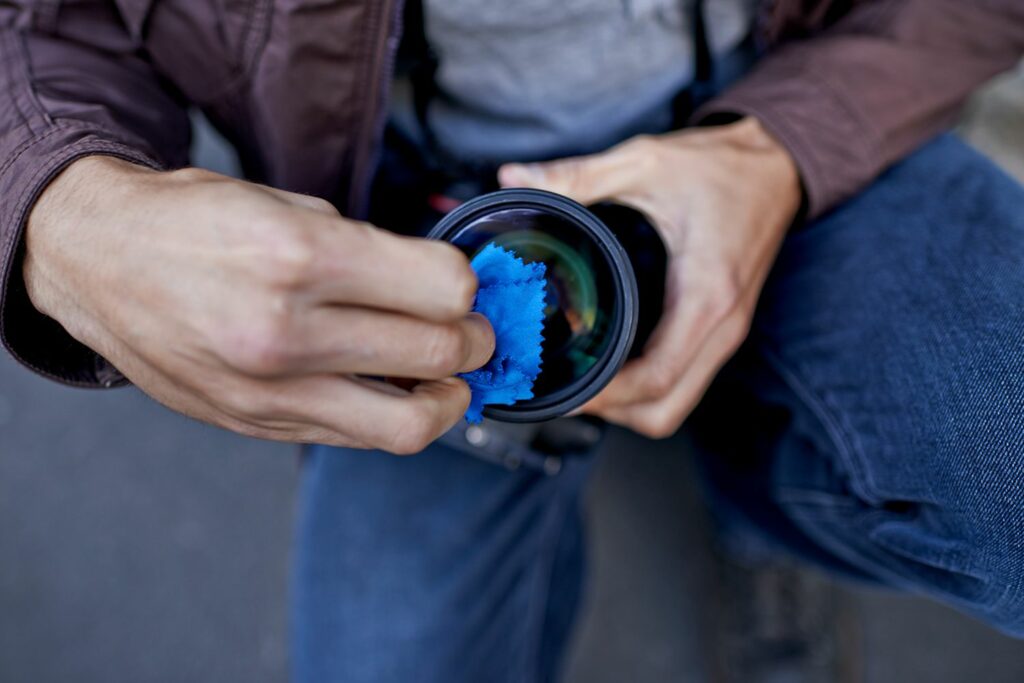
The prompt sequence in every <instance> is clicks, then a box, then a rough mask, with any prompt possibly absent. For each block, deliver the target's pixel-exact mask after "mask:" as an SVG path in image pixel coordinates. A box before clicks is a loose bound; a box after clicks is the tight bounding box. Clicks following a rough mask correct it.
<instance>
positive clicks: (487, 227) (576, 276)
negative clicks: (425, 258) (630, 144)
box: [429, 189, 638, 422]
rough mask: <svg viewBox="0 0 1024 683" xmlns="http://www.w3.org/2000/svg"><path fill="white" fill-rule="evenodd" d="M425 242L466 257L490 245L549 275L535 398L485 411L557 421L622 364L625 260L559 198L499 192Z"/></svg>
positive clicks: (633, 322) (631, 305)
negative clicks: (541, 266) (452, 247)
mask: <svg viewBox="0 0 1024 683" xmlns="http://www.w3.org/2000/svg"><path fill="white" fill-rule="evenodd" d="M429 236H430V237H433V238H436V239H443V240H446V241H448V242H451V243H452V244H455V245H456V246H458V247H459V248H460V249H462V250H463V251H464V252H465V253H466V254H467V255H468V256H469V257H470V258H472V257H473V256H475V255H476V253H477V252H478V251H479V250H481V249H482V248H483V247H484V246H486V245H488V244H491V243H495V244H498V245H499V246H501V247H504V248H506V249H509V250H511V251H513V252H514V253H515V254H516V255H517V256H518V257H520V258H522V259H523V260H524V261H526V262H536V261H540V262H543V263H544V264H545V266H546V268H547V271H546V278H547V292H546V299H545V304H546V306H545V311H544V317H545V320H544V343H543V346H542V351H541V360H542V365H541V373H540V376H539V377H538V378H537V381H536V383H535V384H534V387H533V393H534V398H532V399H529V400H526V401H520V402H518V403H516V404H515V405H511V406H488V407H487V408H486V409H485V410H484V414H485V415H486V416H488V417H491V418H494V419H499V420H504V421H509V422H531V421H537V420H544V419H549V418H553V417H558V416H560V415H564V414H565V413H567V412H569V411H571V410H573V409H574V408H577V407H579V406H580V405H582V404H583V403H585V402H586V401H588V400H590V399H591V398H593V397H594V396H595V395H597V393H598V392H599V391H600V390H601V389H602V388H603V387H604V386H605V385H606V384H607V383H608V381H610V379H611V377H612V376H613V375H614V373H615V372H616V371H618V369H619V367H621V365H622V363H623V362H624V361H625V359H626V356H627V355H628V352H629V349H630V347H631V344H632V341H633V337H634V334H635V332H636V327H637V319H638V308H637V286H636V278H635V277H634V274H633V269H632V267H631V265H630V262H629V259H628V257H627V255H626V253H625V251H624V250H623V248H622V246H621V244H620V243H619V241H618V240H617V239H616V237H615V235H614V234H613V233H612V232H611V230H609V229H608V227H607V226H606V225H605V224H604V223H603V222H602V221H601V220H599V219H598V218H597V217H596V216H595V215H594V214H593V213H591V212H590V211H588V210H587V209H585V208H584V207H582V206H580V205H579V204H577V203H575V202H573V201H572V200H570V199H568V198H566V197H563V196H561V195H556V194H552V193H549V192H542V191H539V190H524V189H517V190H501V191H498V192H493V193H490V194H487V195H483V196H481V197H478V198H476V199H474V200H471V201H469V202H467V203H465V204H463V205H461V206H460V207H458V208H457V209H455V210H454V211H453V212H451V213H449V214H448V215H447V216H445V217H444V218H443V219H442V220H441V222H440V223H438V225H437V226H436V227H435V228H434V230H432V231H431V233H430V235H429Z"/></svg>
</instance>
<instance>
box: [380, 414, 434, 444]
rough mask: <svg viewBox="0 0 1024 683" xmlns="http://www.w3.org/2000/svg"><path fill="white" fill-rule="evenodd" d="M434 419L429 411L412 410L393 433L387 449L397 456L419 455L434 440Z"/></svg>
mask: <svg viewBox="0 0 1024 683" xmlns="http://www.w3.org/2000/svg"><path fill="white" fill-rule="evenodd" d="M434 427H435V425H434V418H433V416H432V415H430V414H429V413H428V412H427V411H425V410H422V409H418V410H411V411H409V414H408V415H406V416H404V418H403V419H402V420H400V421H399V422H398V423H397V424H396V426H395V429H394V431H393V432H392V433H391V435H390V437H389V439H388V445H387V449H388V450H389V451H391V452H392V453H394V454H396V455H412V454H414V453H419V452H420V451H422V450H423V449H424V448H426V447H427V446H429V445H430V442H431V441H433V439H434V432H435V428H434Z"/></svg>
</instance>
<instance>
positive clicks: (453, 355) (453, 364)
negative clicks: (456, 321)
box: [423, 326, 468, 377]
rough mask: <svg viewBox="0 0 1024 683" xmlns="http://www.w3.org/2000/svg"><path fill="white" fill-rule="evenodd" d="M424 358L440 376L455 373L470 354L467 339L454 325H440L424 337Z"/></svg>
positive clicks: (429, 366)
mask: <svg viewBox="0 0 1024 683" xmlns="http://www.w3.org/2000/svg"><path fill="white" fill-rule="evenodd" d="M423 348H424V359H425V360H426V365H427V368H428V369H429V370H431V371H432V372H433V373H434V374H436V375H437V376H439V377H443V376H446V375H451V374H454V373H455V372H456V371H458V369H459V367H461V365H462V363H463V362H464V361H465V359H466V356H467V355H468V348H467V342H466V339H465V338H464V337H463V336H462V335H461V334H460V333H459V331H458V330H456V329H455V328H454V327H448V326H439V327H436V328H434V330H433V331H431V332H429V333H427V334H426V335H425V338H424V346H423Z"/></svg>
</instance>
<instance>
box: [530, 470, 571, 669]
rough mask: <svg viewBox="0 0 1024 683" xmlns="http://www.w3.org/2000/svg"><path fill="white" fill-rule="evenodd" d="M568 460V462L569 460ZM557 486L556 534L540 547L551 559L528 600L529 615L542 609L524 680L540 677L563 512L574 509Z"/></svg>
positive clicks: (551, 508) (549, 509)
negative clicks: (542, 640) (531, 598)
mask: <svg viewBox="0 0 1024 683" xmlns="http://www.w3.org/2000/svg"><path fill="white" fill-rule="evenodd" d="M565 464H566V465H568V464H569V463H565ZM585 465H586V463H581V466H585ZM567 474H569V468H568V467H563V468H562V472H561V473H560V475H561V476H566V475H567ZM541 476H542V477H543V478H544V480H545V481H548V482H550V481H552V480H553V479H554V477H548V476H545V475H541ZM566 478H568V477H566ZM570 486H571V484H570ZM555 489H556V491H557V492H558V496H557V497H556V502H555V503H554V504H551V505H548V506H547V513H548V515H549V516H548V519H549V520H550V521H549V522H548V524H556V523H558V524H559V526H558V533H556V534H554V535H553V536H554V537H553V538H552V539H551V540H550V542H548V543H545V544H542V545H541V546H540V548H538V551H539V555H540V556H541V557H543V556H544V553H545V552H547V554H548V557H549V559H550V561H549V562H548V564H547V566H546V567H544V571H543V573H542V574H541V575H540V576H538V578H537V579H535V581H536V583H538V584H539V588H538V590H537V591H536V592H535V594H534V595H535V596H536V599H535V600H530V602H529V608H528V615H529V616H530V617H532V616H533V615H532V614H530V613H531V612H536V611H538V610H539V611H540V619H539V622H538V624H537V633H536V637H535V638H531V639H528V641H527V652H526V657H525V660H526V665H525V666H527V667H530V668H532V669H533V670H532V672H531V674H532V675H531V676H529V677H527V678H525V679H524V680H525V681H537V680H540V675H539V674H540V671H539V670H538V669H539V667H540V666H541V663H540V659H539V657H540V653H541V650H542V647H541V642H540V641H541V639H542V638H543V636H544V625H545V623H546V622H547V606H548V602H549V600H550V596H551V584H552V582H553V581H554V575H555V564H556V562H557V559H558V546H559V544H560V543H561V541H562V537H563V536H564V535H565V527H566V517H565V514H564V513H566V512H567V511H568V512H571V510H567V509H566V508H567V505H566V500H564V498H568V499H569V500H570V501H571V500H572V499H573V496H571V495H570V494H569V493H565V491H564V489H563V488H562V487H559V486H558V485H557V484H556V485H555ZM570 490H571V489H570ZM533 621H534V620H533V619H532V618H528V619H527V620H526V623H527V628H529V625H530V624H531V623H533ZM531 662H532V663H531ZM524 673H525V672H524Z"/></svg>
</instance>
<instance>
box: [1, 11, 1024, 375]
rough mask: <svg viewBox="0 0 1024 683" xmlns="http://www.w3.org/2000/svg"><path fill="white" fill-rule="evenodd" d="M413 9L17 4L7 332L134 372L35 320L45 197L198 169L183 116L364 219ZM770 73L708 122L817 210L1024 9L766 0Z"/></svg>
mask: <svg viewBox="0 0 1024 683" xmlns="http://www.w3.org/2000/svg"><path fill="white" fill-rule="evenodd" d="M400 14H401V0H333V1H331V2H327V1H325V0H0V93H3V96H2V97H0V268H2V271H0V276H2V277H0V337H2V339H3V342H4V344H5V345H6V347H7V348H8V349H9V350H10V351H11V352H12V353H13V354H14V355H15V356H16V357H17V358H18V359H19V360H21V361H22V362H23V363H25V364H26V365H28V366H29V367H31V368H33V369H35V370H36V371H38V372H41V373H43V374H45V375H47V376H49V377H52V378H55V379H59V380H62V381H65V382H68V383H71V384H77V385H82V386H96V385H108V386H109V385H110V384H113V383H116V382H117V381H118V377H119V376H118V374H117V373H116V371H115V370H113V369H112V368H110V367H109V366H108V365H107V364H106V363H105V361H103V360H102V359H100V358H98V357H96V356H95V354H93V353H92V352H91V351H89V350H88V349H86V348H85V347H84V346H82V345H80V344H78V343H77V342H75V341H74V340H72V339H71V338H70V337H69V336H68V335H67V334H66V333H65V332H64V331H63V330H62V329H61V328H60V326H59V325H58V324H57V323H55V322H54V321H52V320H50V319H48V318H45V317H44V316H42V315H41V314H39V313H38V312H37V311H35V309H33V308H32V306H31V304H30V303H29V300H28V297H27V296H26V294H25V290H24V285H23V282H22V278H21V272H20V250H21V245H22V239H21V233H22V231H23V226H24V224H25V218H26V216H27V215H28V212H29V210H30V209H31V207H32V204H33V201H34V200H35V198H36V197H37V196H38V195H39V193H40V192H41V191H42V190H43V188H45V186H46V184H47V182H48V181H49V180H50V179H51V178H53V177H54V176H55V175H56V174H57V173H58V172H59V171H60V170H61V169H62V168H63V167H64V166H66V165H67V164H68V163H70V162H71V161H72V160H74V159H76V158H78V157H81V156H83V155H87V154H97V153H102V154H112V155H116V156H120V157H123V158H125V159H129V160H132V161H135V162H138V163H141V164H146V165H149V166H152V167H155V168H172V167H178V166H183V165H186V164H187V163H188V147H189V119H188V117H187V115H186V107H187V106H188V105H190V104H192V105H197V106H199V107H201V108H202V109H203V110H204V111H205V112H206V113H207V115H208V116H209V117H210V118H211V120H212V121H214V123H215V124H216V125H217V126H218V127H219V128H220V129H221V130H222V131H223V132H224V133H225V135H226V136H227V137H228V138H229V139H230V140H231V141H232V142H233V143H234V144H235V145H236V147H237V148H238V151H239V154H240V156H241V159H242V163H243V166H244V168H245V171H246V173H247V174H248V176H249V177H251V178H253V179H255V180H259V181H262V182H265V183H268V184H271V185H276V186H278V187H281V188H285V189H288V190H293V191H299V192H306V193H310V194H315V195H320V196H323V197H326V198H331V199H334V201H335V203H337V204H338V205H339V206H340V207H342V208H343V209H345V210H347V212H348V214H349V215H352V216H357V217H358V216H360V215H361V214H362V213H363V212H364V210H365V203H366V197H367V188H368V184H369V180H370V176H371V175H372V171H373V168H374V165H375V161H376V156H377V148H378V146H379V143H380V139H381V131H382V127H383V118H384V111H385V108H386V100H387V97H388V83H389V80H390V78H389V74H390V69H391V63H392V61H393V58H394V53H395V48H396V46H397V43H398V40H399V32H400V23H401V22H400V20H399V17H400ZM756 32H757V38H758V40H759V41H760V43H761V45H762V46H764V47H765V48H766V49H767V54H766V56H765V58H764V59H763V60H762V61H761V62H760V63H759V65H758V66H757V68H756V69H755V70H754V71H753V72H752V73H751V74H749V75H748V76H747V77H746V78H744V79H743V80H741V81H740V82H739V83H738V84H737V85H735V86H734V87H733V88H732V89H731V90H729V91H728V92H726V93H725V94H724V95H723V96H722V97H720V98H718V99H717V100H714V101H712V102H711V103H710V104H709V105H707V106H706V107H705V108H704V109H702V110H701V111H699V112H698V113H697V118H698V119H703V118H706V117H708V116H710V115H713V114H716V113H732V114H736V113H739V114H750V115H753V116H756V117H758V118H759V119H760V120H761V121H762V123H763V124H764V125H765V126H766V127H767V128H768V129H769V130H770V131H771V132H772V133H774V135H775V136H776V137H777V138H778V139H779V140H781V141H782V143H783V144H785V145H786V146H787V148H788V149H789V150H790V151H791V152H792V154H793V157H794V158H795V159H796V162H797V165H798V167H799V169H800V172H801V175H802V180H803V183H804V187H805V191H806V194H807V200H808V207H809V213H810V215H811V216H815V215H818V214H820V213H822V212H823V211H825V210H827V209H828V208H829V207H831V206H833V205H835V204H836V203H837V202H840V201H841V200H843V199H844V198H846V197H848V196H850V195H851V194H853V193H854V192H856V191H857V190H858V189H860V188H861V187H863V186H864V185H865V184H866V183H868V182H869V181H870V180H871V179H872V178H874V177H875V176H876V175H877V174H878V173H879V172H880V171H881V170H882V169H884V168H885V167H886V166H887V165H888V164H890V163H891V162H893V161H894V160H896V159H899V158H900V157H901V156H903V155H905V154H906V153H908V152H909V151H910V150H912V149H913V148H914V147H915V146H917V145H918V144H920V143H921V142H922V141H924V140H925V139H926V138H928V137H929V136H931V135H933V134H935V133H936V132H938V131H940V130H941V129H943V128H944V127H946V126H948V125H949V124H950V122H951V121H952V119H953V116H954V115H955V112H956V109H957V107H958V105H959V104H960V103H961V102H962V101H963V100H964V98H965V97H966V96H967V95H968V94H969V93H970V92H971V90H972V89H973V88H975V87H976V86H977V85H978V84H980V83H982V82H983V81H985V80H986V79H988V78H989V77H991V76H993V75H994V74H996V73H998V72H999V71H1002V70H1005V69H1007V68H1009V67H1011V66H1012V65H1013V64H1014V63H1015V61H1016V60H1017V59H1018V57H1019V56H1020V55H1021V54H1022V53H1024V0H859V1H857V0H774V1H773V2H769V1H765V2H763V3H762V8H761V12H760V18H759V20H758V25H757V28H756Z"/></svg>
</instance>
